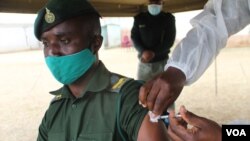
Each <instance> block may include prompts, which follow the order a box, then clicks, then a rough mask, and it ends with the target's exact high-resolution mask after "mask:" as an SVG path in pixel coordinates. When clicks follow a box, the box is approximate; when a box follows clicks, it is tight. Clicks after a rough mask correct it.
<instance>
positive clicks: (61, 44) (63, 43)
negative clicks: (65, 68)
mask: <svg viewBox="0 0 250 141" xmlns="http://www.w3.org/2000/svg"><path fill="white" fill-rule="evenodd" d="M86 24H87V23H86V22H82V21H81V20H79V18H73V19H70V20H67V21H64V22H62V23H60V24H58V25H56V26H55V27H53V28H51V29H50V30H48V31H46V32H44V33H42V36H41V41H42V42H43V44H44V55H45V57H46V56H64V55H69V54H74V53H77V52H79V51H81V50H83V49H85V48H87V47H89V43H90V41H89V37H88V35H87V33H88V30H87V27H88V26H86Z"/></svg>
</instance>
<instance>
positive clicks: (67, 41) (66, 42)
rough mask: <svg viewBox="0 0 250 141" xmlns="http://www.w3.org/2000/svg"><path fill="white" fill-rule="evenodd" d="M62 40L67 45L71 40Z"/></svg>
mask: <svg viewBox="0 0 250 141" xmlns="http://www.w3.org/2000/svg"><path fill="white" fill-rule="evenodd" d="M61 42H62V43H63V44H65V45H66V44H68V43H69V40H67V39H62V40H61Z"/></svg>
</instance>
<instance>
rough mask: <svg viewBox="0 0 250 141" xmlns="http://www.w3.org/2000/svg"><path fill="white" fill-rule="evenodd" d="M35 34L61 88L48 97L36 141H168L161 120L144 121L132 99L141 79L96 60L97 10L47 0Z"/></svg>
mask: <svg viewBox="0 0 250 141" xmlns="http://www.w3.org/2000/svg"><path fill="white" fill-rule="evenodd" d="M34 32H35V36H36V38H37V39H38V40H40V41H41V42H42V43H43V44H44V49H43V51H44V56H45V62H46V64H47V66H48V68H49V70H50V71H51V73H52V74H53V76H54V77H55V79H56V80H58V81H59V82H60V83H62V84H63V87H62V88H60V89H58V90H56V91H53V92H51V94H53V95H55V98H54V99H53V100H52V101H51V103H50V105H49V108H48V109H47V111H46V113H45V115H44V117H43V119H42V122H41V124H40V126H39V132H38V137H37V141H76V140H77V141H86V140H99V141H100V140H102V141H125V140H129V141H168V135H167V129H166V126H165V124H164V123H163V121H159V122H156V123H153V122H150V120H149V115H148V109H145V108H143V107H142V106H141V105H139V103H138V95H139V89H140V86H141V83H140V82H139V81H135V80H133V79H131V78H127V77H125V76H121V75H119V74H115V73H112V72H110V71H108V69H107V68H106V67H105V65H104V64H103V63H102V61H100V60H99V59H98V50H99V49H100V47H101V44H102V40H103V38H102V36H101V26H100V14H99V13H98V12H97V11H96V10H95V9H94V8H93V6H92V5H91V4H90V3H89V2H88V1H87V0H50V1H48V3H47V4H46V5H45V6H44V7H43V8H42V9H41V10H40V11H39V12H38V15H37V18H36V21H35V25H34Z"/></svg>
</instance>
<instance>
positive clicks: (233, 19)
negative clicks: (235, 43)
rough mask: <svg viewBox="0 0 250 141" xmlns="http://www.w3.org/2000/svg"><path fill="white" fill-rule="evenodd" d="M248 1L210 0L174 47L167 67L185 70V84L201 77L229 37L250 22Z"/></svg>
mask: <svg viewBox="0 0 250 141" xmlns="http://www.w3.org/2000/svg"><path fill="white" fill-rule="evenodd" d="M249 4H250V0H209V1H208V2H207V3H206V5H205V7H204V9H203V11H202V12H201V13H200V14H198V15H197V16H196V17H194V18H193V19H192V20H191V21H190V23H191V25H192V26H193V28H192V29H191V30H190V31H189V32H188V33H187V35H186V37H185V38H184V39H183V40H182V41H181V42H180V43H179V44H178V45H177V47H176V48H175V49H174V51H173V53H172V56H171V57H170V59H169V60H168V63H167V64H166V66H165V70H166V69H167V68H168V67H169V66H172V67H175V68H178V69H180V70H182V71H183V73H184V74H185V75H186V85H188V84H192V83H193V82H195V81H196V80H197V79H199V78H200V76H201V75H202V74H203V73H204V72H205V70H206V69H207V68H208V66H209V65H210V64H211V62H212V61H213V58H214V57H215V56H217V55H218V53H219V51H220V50H221V49H222V48H223V47H225V46H226V43H227V40H228V37H229V36H231V35H232V34H235V33H236V32H238V31H240V30H241V29H243V28H244V27H245V26H246V25H248V24H249V23H250V12H249Z"/></svg>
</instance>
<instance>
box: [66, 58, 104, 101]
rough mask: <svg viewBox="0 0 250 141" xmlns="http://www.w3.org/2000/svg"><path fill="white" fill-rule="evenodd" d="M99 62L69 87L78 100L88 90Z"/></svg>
mask: <svg viewBox="0 0 250 141" xmlns="http://www.w3.org/2000/svg"><path fill="white" fill-rule="evenodd" d="M98 64H99V61H96V62H95V63H94V64H93V65H92V66H91V68H90V69H89V70H88V71H87V72H86V74H84V75H82V76H81V77H80V78H79V79H78V80H77V81H75V82H74V83H72V84H70V85H68V87H69V89H70V91H71V93H72V94H73V96H74V97H76V98H78V97H80V96H81V93H82V92H83V91H84V89H86V86H87V84H88V83H89V80H90V79H91V78H92V76H93V74H94V72H95V70H96V69H97V67H98Z"/></svg>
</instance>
